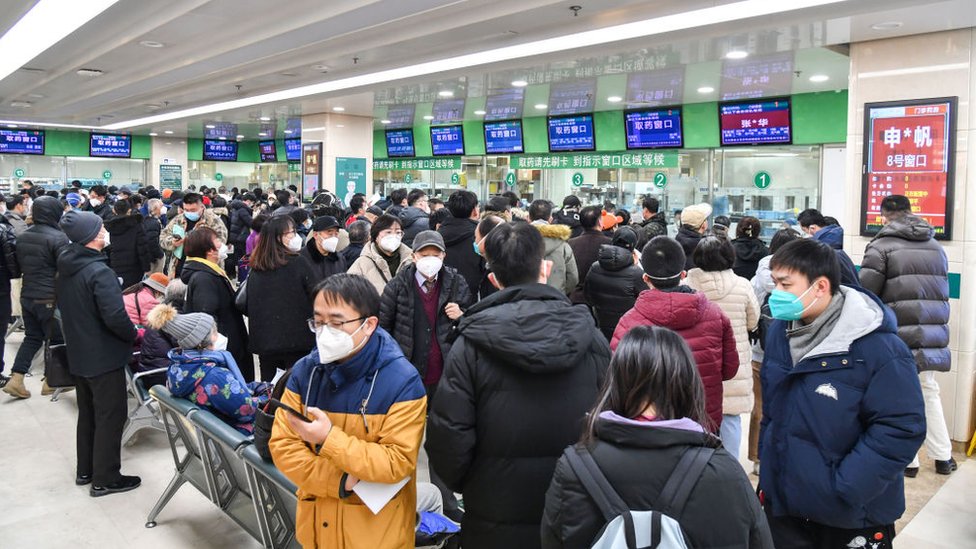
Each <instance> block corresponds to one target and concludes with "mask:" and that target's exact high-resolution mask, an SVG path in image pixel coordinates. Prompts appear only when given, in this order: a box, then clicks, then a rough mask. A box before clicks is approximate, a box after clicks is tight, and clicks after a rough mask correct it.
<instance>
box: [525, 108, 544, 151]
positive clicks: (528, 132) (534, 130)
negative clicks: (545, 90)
mask: <svg viewBox="0 0 976 549" xmlns="http://www.w3.org/2000/svg"><path fill="white" fill-rule="evenodd" d="M525 104H526V105H528V104H529V102H528V100H526V102H525ZM522 143H523V146H524V148H525V152H526V153H547V152H549V129H548V122H547V120H546V117H544V116H536V117H533V118H523V119H522Z"/></svg>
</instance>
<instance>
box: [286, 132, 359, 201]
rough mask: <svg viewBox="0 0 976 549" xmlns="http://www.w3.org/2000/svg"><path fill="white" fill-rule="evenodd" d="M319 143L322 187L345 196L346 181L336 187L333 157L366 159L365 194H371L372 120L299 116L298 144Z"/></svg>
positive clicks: (340, 196)
mask: <svg viewBox="0 0 976 549" xmlns="http://www.w3.org/2000/svg"><path fill="white" fill-rule="evenodd" d="M307 142H321V143H322V178H321V181H322V186H323V188H324V189H327V190H329V191H332V192H334V193H336V195H337V196H338V197H339V198H340V199H344V198H345V196H346V192H347V191H346V181H342V182H341V186H340V188H338V189H337V188H336V183H337V182H336V158H363V159H365V160H366V191H365V192H366V195H367V196H369V195H371V194H372V193H373V119H372V118H371V117H365V116H350V115H344V114H312V115H308V116H303V117H302V143H307Z"/></svg>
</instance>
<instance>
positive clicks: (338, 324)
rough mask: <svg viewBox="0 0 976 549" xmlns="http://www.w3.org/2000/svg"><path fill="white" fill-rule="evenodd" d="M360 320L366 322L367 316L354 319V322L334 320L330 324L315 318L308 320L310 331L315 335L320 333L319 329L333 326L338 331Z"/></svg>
mask: <svg viewBox="0 0 976 549" xmlns="http://www.w3.org/2000/svg"><path fill="white" fill-rule="evenodd" d="M360 320H366V317H365V316H361V317H359V318H354V319H352V320H341V321H340V320H332V321H329V322H319V321H318V320H315V319H314V318H310V319H308V321H307V322H308V329H309V330H310V331H311V332H312V333H313V334H315V333H318V331H319V328H324V327H326V326H331V327H333V328H335V329H336V330H338V329H341V328H342V327H343V326H345V325H346V324H349V323H350V322H359V321H360Z"/></svg>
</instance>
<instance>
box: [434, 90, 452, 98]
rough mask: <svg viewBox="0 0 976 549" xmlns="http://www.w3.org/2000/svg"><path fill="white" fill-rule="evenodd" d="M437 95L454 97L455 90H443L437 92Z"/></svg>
mask: <svg viewBox="0 0 976 549" xmlns="http://www.w3.org/2000/svg"><path fill="white" fill-rule="evenodd" d="M437 95H438V96H440V97H454V92H452V91H451V90H441V91H439V92H437Z"/></svg>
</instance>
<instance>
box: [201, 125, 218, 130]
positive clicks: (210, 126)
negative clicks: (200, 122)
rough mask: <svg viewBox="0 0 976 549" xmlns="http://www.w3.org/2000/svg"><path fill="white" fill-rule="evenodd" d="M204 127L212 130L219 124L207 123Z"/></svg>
mask: <svg viewBox="0 0 976 549" xmlns="http://www.w3.org/2000/svg"><path fill="white" fill-rule="evenodd" d="M204 127H205V128H207V129H208V130H212V129H214V128H216V127H217V126H214V125H213V124H207V125H206V126H204Z"/></svg>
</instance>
